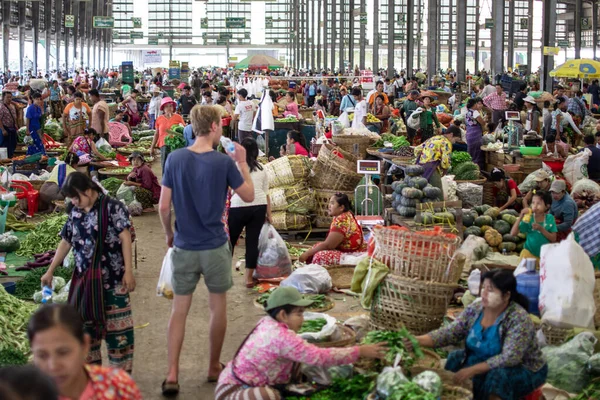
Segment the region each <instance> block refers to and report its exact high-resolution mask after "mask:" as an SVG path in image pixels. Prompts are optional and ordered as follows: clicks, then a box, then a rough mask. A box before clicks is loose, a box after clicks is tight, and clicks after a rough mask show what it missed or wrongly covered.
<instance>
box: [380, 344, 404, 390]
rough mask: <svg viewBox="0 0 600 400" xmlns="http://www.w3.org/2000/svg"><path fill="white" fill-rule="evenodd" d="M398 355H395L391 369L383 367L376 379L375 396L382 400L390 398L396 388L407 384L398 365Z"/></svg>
mask: <svg viewBox="0 0 600 400" xmlns="http://www.w3.org/2000/svg"><path fill="white" fill-rule="evenodd" d="M400 358H401V356H400V354H398V355H396V360H395V361H394V366H393V367H385V368H384V369H383V371H381V373H380V374H379V376H378V377H377V394H379V395H380V396H382V397H383V398H384V399H385V398H388V397H389V396H391V395H392V394H393V393H394V392H395V391H396V390H398V388H399V387H400V386H402V385H404V384H405V383H407V382H409V380H408V378H407V377H406V376H405V375H404V373H403V372H402V367H400V366H399V365H398V364H400Z"/></svg>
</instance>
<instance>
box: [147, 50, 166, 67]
mask: <svg viewBox="0 0 600 400" xmlns="http://www.w3.org/2000/svg"><path fill="white" fill-rule="evenodd" d="M160 63H162V52H161V50H144V64H160Z"/></svg>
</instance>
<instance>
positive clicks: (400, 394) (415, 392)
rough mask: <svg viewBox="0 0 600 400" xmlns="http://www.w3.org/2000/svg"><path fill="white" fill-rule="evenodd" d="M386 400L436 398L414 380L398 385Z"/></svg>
mask: <svg viewBox="0 0 600 400" xmlns="http://www.w3.org/2000/svg"><path fill="white" fill-rule="evenodd" d="M388 400H436V397H435V395H434V394H433V393H429V392H426V391H425V390H423V389H421V387H420V386H419V385H417V384H416V383H414V382H406V383H405V384H404V385H402V386H399V387H398V388H397V389H396V390H394V392H393V393H392V395H391V396H389V397H388Z"/></svg>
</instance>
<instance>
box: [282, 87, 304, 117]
mask: <svg viewBox="0 0 600 400" xmlns="http://www.w3.org/2000/svg"><path fill="white" fill-rule="evenodd" d="M295 97H296V95H295V94H294V92H287V94H286V95H285V99H286V100H287V105H286V106H285V111H284V112H283V116H284V117H289V116H292V117H296V118H298V119H299V118H300V114H299V113H298V103H296V99H295Z"/></svg>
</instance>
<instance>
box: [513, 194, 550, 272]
mask: <svg viewBox="0 0 600 400" xmlns="http://www.w3.org/2000/svg"><path fill="white" fill-rule="evenodd" d="M551 206H552V197H551V196H550V193H548V192H544V191H541V190H539V191H536V192H535V193H534V194H533V197H532V198H531V208H525V209H523V210H522V211H521V215H520V216H519V218H518V219H517V221H516V222H515V223H514V225H513V227H512V230H511V232H510V234H511V235H513V236H516V235H518V234H519V233H525V234H527V239H526V241H525V246H524V248H523V251H521V259H524V258H535V259H536V265H537V267H538V268H539V262H540V252H541V248H542V246H543V245H545V244H548V243H554V242H556V232H558V229H557V228H556V221H555V220H554V216H553V215H552V214H549V213H548V211H549V210H550V207H551Z"/></svg>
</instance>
